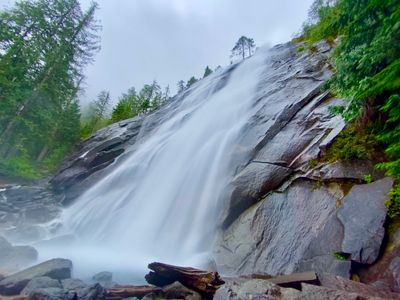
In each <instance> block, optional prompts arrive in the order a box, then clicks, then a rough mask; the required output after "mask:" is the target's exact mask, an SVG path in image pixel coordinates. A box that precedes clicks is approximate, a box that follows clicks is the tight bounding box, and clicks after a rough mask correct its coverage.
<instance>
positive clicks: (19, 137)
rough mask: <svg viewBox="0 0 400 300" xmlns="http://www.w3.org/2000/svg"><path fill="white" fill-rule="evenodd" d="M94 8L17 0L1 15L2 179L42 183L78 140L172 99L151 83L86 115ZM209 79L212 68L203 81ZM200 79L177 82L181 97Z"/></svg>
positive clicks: (241, 44) (96, 45) (103, 101)
mask: <svg viewBox="0 0 400 300" xmlns="http://www.w3.org/2000/svg"><path fill="white" fill-rule="evenodd" d="M97 9H98V5H97V3H96V2H92V4H91V5H90V6H89V8H88V9H86V10H82V8H81V6H80V3H79V0H19V1H17V2H16V3H15V5H14V6H13V7H11V8H7V9H3V10H2V11H0V175H2V176H9V177H13V176H15V177H19V178H26V179H38V178H40V177H42V176H45V175H46V174H48V173H49V172H51V171H53V170H54V169H55V168H56V167H57V164H58V162H59V161H60V160H61V159H62V158H64V157H65V156H66V155H67V154H68V153H69V152H70V151H71V150H72V148H73V146H74V145H75V144H76V143H77V142H78V141H79V140H80V139H82V138H86V137H88V136H90V135H91V134H93V133H94V132H95V131H96V130H98V129H100V128H102V127H104V126H106V125H109V124H111V123H114V122H118V121H121V120H124V119H128V118H132V117H135V116H137V115H140V114H146V113H149V112H151V111H153V110H155V109H157V108H158V107H159V106H160V105H162V104H163V103H164V102H166V101H167V100H168V98H169V97H170V95H169V94H170V91H169V88H168V87H167V88H165V89H162V88H161V87H160V85H159V84H158V83H157V82H156V81H154V82H152V83H150V84H146V85H144V86H143V87H142V88H141V89H140V90H139V91H136V89H135V88H131V89H129V90H128V91H127V92H126V93H124V94H123V95H121V96H120V97H119V99H118V102H117V104H116V105H115V106H114V107H111V102H112V101H111V96H110V93H109V92H107V91H102V92H100V93H99V95H98V97H97V99H95V100H94V101H92V103H91V104H90V106H89V108H88V109H87V110H86V112H85V113H83V114H82V112H81V108H80V105H79V101H78V98H79V95H80V93H81V92H82V85H83V82H84V79H85V78H84V74H83V71H84V68H85V67H86V66H87V64H89V63H91V62H92V61H93V60H94V55H95V54H96V53H97V52H98V50H99V49H100V37H99V31H100V29H101V27H100V26H99V22H98V21H97V20H96V19H95V13H96V10H97ZM253 46H254V41H252V40H251V39H248V38H245V37H241V38H240V39H239V41H238V42H237V45H235V48H234V49H232V54H233V55H238V56H239V57H242V59H244V58H245V57H247V56H249V55H251V54H252V51H253V50H252V49H253V48H252V47H253ZM243 51H245V53H243ZM218 68H219V67H217V69H218ZM212 72H213V70H212V69H211V68H210V67H208V66H207V67H206V68H205V70H204V75H203V78H204V77H207V76H209V75H210V74H211V73H212ZM198 80H199V79H198V78H196V77H195V76H192V77H191V78H189V80H188V81H186V82H185V81H183V80H181V81H179V82H178V93H180V92H182V91H184V90H186V89H188V88H190V87H191V86H192V85H193V84H195V83H196V82H197V81H198Z"/></svg>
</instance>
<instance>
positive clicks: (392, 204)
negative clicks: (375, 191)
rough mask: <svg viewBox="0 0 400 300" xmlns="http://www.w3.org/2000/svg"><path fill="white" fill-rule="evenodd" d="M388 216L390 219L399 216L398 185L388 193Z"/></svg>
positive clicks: (399, 193)
mask: <svg viewBox="0 0 400 300" xmlns="http://www.w3.org/2000/svg"><path fill="white" fill-rule="evenodd" d="M386 206H387V207H388V212H387V214H388V216H389V217H390V218H392V219H394V218H397V217H400V185H397V186H395V187H394V188H393V189H392V191H391V192H390V194H389V200H388V201H387V202H386Z"/></svg>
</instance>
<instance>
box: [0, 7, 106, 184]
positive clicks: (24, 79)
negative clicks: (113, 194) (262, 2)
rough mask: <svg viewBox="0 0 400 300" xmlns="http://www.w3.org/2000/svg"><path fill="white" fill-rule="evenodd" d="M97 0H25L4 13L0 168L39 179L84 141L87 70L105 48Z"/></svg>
mask: <svg viewBox="0 0 400 300" xmlns="http://www.w3.org/2000/svg"><path fill="white" fill-rule="evenodd" d="M97 7H98V6H97V4H96V3H94V2H93V3H92V4H91V5H90V6H89V8H88V9H87V10H86V11H83V10H82V9H81V7H80V4H79V1H78V0H63V1H60V0H35V1H33V0H26V1H19V2H17V3H16V4H15V5H14V7H12V8H10V9H6V10H3V11H1V12H0V168H1V170H3V173H4V172H5V173H10V174H17V175H20V176H23V177H27V178H37V177H39V173H40V171H39V170H46V169H50V168H52V166H53V165H54V162H55V161H58V160H59V159H60V158H61V157H63V156H64V155H65V154H66V153H67V152H68V151H69V149H70V148H71V147H72V145H74V144H75V143H76V141H77V140H78V139H79V126H80V112H79V105H78V100H77V98H78V93H79V91H80V89H81V84H82V81H83V78H84V76H83V68H84V67H85V66H86V65H87V64H88V63H89V62H91V61H92V59H93V56H94V54H95V53H96V52H97V51H98V49H99V36H98V30H99V26H98V23H97V21H96V20H95V17H94V14H95V11H96V9H97Z"/></svg>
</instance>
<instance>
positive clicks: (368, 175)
mask: <svg viewBox="0 0 400 300" xmlns="http://www.w3.org/2000/svg"><path fill="white" fill-rule="evenodd" d="M363 180H364V182H365V183H371V182H372V175H371V174H366V175H364V176H363Z"/></svg>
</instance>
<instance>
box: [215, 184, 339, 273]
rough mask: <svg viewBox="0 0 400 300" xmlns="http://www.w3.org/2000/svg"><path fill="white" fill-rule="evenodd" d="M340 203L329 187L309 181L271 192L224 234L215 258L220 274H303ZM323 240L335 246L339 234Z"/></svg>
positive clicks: (217, 245) (220, 238)
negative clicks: (315, 243) (305, 262)
mask: <svg viewBox="0 0 400 300" xmlns="http://www.w3.org/2000/svg"><path fill="white" fill-rule="evenodd" d="M336 200H337V199H336V197H335V196H334V195H332V194H331V192H330V190H329V188H328V187H325V186H318V185H316V184H315V183H313V182H309V181H306V180H298V181H296V182H294V183H293V184H292V185H291V186H290V187H289V188H288V189H287V190H286V191H285V192H284V193H271V194H270V195H268V196H267V197H265V198H264V199H263V200H262V201H261V202H260V203H258V204H256V205H254V206H252V207H251V208H250V209H248V210H247V211H246V212H245V213H243V214H242V215H241V216H240V217H239V218H238V219H237V220H236V221H235V222H234V223H232V225H231V226H230V227H229V228H228V229H226V230H224V231H223V232H221V235H220V236H219V238H218V241H217V243H216V247H215V254H214V256H215V260H216V264H217V267H218V270H220V272H221V273H223V274H226V275H228V276H232V275H236V274H239V275H247V274H253V273H267V274H270V275H277V274H290V273H293V272H294V271H298V264H299V263H300V262H301V261H302V260H303V259H304V258H305V257H308V253H309V252H312V251H314V250H312V249H310V245H311V243H312V241H313V240H314V239H315V238H316V236H317V235H318V234H319V233H320V232H321V231H322V230H323V229H324V228H325V226H326V224H327V223H328V221H329V220H330V217H332V216H333V215H334V214H335V212H336V206H335V205H336ZM323 238H324V239H325V240H328V239H331V238H332V241H331V242H330V243H332V244H334V241H333V239H335V236H332V237H329V236H328V237H326V236H325V237H323ZM327 243H329V241H327ZM301 271H311V270H306V269H303V270H301Z"/></svg>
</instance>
